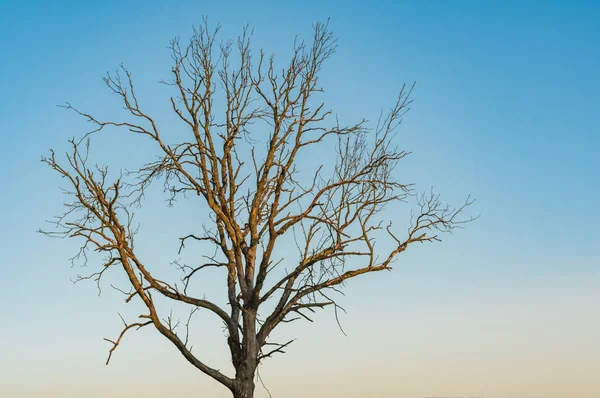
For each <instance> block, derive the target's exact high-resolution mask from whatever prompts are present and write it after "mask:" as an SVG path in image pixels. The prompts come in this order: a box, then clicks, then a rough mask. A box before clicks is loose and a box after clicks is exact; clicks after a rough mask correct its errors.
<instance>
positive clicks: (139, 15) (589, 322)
mask: <svg viewBox="0 0 600 398" xmlns="http://www.w3.org/2000/svg"><path fill="white" fill-rule="evenodd" d="M341 3H342V2H338V4H336V3H335V2H326V1H302V2H294V3H290V2H265V1H252V2H248V1H245V2H237V1H229V2H224V3H219V2H215V1H210V2H208V1H173V2H167V1H164V2H159V1H127V2H122V1H113V0H105V1H101V2H100V1H98V2H93V1H89V2H88V1H52V2H49V1H25V0H23V1H8V0H2V1H0V54H2V62H1V65H2V73H0V87H2V95H0V110H1V111H0V112H1V113H2V117H1V118H0V134H1V137H2V145H0V159H1V161H2V167H1V168H0V181H1V182H2V195H0V208H1V209H2V217H3V221H4V228H2V229H0V242H2V264H1V265H0V282H1V283H2V288H1V289H0V305H1V307H0V308H1V310H0V315H1V319H2V326H1V327H0V396H3V397H11V398H30V397H44V398H54V397H57V398H58V397H61V398H70V397H81V396H85V397H86V398H99V397H106V396H111V397H129V396H131V395H132V394H134V393H135V394H136V395H140V396H141V395H143V396H144V397H146V398H155V397H164V396H165V394H172V395H171V396H173V397H181V396H199V397H217V398H218V397H227V396H229V393H228V391H227V390H226V389H224V388H223V387H221V386H220V385H218V384H216V383H215V382H212V381H211V380H210V379H209V378H208V377H206V376H204V375H202V374H200V373H199V372H196V371H195V369H193V368H192V367H191V366H190V365H189V364H188V363H187V362H186V361H185V360H184V359H183V358H182V357H180V355H179V354H178V353H177V352H176V350H175V349H174V348H173V347H171V346H170V345H169V344H168V343H167V342H165V341H163V339H162V338H160V336H158V335H157V333H156V332H154V331H152V330H142V331H140V332H138V333H137V335H135V336H134V335H133V334H131V335H129V336H127V337H126V338H125V340H124V343H123V344H122V346H121V347H119V349H118V350H117V352H116V353H115V355H114V357H113V360H112V362H111V365H110V366H108V367H107V366H105V365H104V361H105V359H106V354H107V350H108V348H110V345H109V344H108V343H106V342H104V341H103V340H102V338H103V337H114V336H116V335H117V334H118V333H119V332H120V326H121V324H120V320H119V318H118V316H117V311H123V312H124V313H127V311H128V309H127V308H126V307H125V304H124V303H123V301H122V298H121V297H120V296H119V295H118V294H116V293H114V292H112V291H111V289H110V288H108V289H105V292H104V294H103V295H102V296H100V297H98V296H97V291H96V290H95V287H94V286H93V284H91V283H88V284H77V285H73V284H71V282H70V281H69V279H70V278H73V277H75V275H76V273H77V272H79V270H77V269H72V268H70V266H69V263H68V258H69V257H70V256H71V255H72V254H73V249H74V248H75V246H74V243H73V242H65V241H58V240H50V239H47V238H45V237H43V236H41V235H39V234H37V233H36V232H35V231H36V229H37V228H40V227H43V226H44V220H46V219H50V218H51V217H52V216H53V215H54V214H56V213H57V212H58V211H59V210H60V203H61V200H62V198H61V195H60V192H59V190H58V189H57V186H58V185H59V183H60V180H59V178H58V177H57V176H56V175H54V174H52V173H51V172H50V170H48V169H47V168H44V166H43V165H42V164H41V163H40V162H39V158H40V156H41V155H45V154H47V153H48V152H47V151H48V149H49V148H56V149H61V150H62V149H65V148H66V146H65V141H66V140H67V139H68V138H70V137H72V136H77V135H79V134H81V133H82V132H83V131H84V130H83V129H84V128H85V127H86V126H85V124H84V123H82V122H81V120H79V119H77V118H75V117H74V116H73V115H71V114H69V113H67V112H65V111H64V110H62V109H60V108H57V107H56V106H55V105H57V104H62V103H64V102H65V101H69V102H71V103H73V104H75V105H77V106H79V107H81V108H83V109H86V110H90V111H96V112H106V113H110V111H112V110H114V109H115V106H116V102H115V99H116V97H114V96H111V95H110V94H109V93H108V92H107V91H106V90H105V88H104V87H103V84H102V82H101V80H100V77H101V76H102V75H103V74H105V72H106V71H107V70H114V69H116V68H117V66H118V65H119V64H120V63H121V62H123V63H125V64H126V65H127V66H128V67H129V68H130V69H131V70H132V71H133V72H134V78H135V79H136V82H137V83H138V87H139V92H140V93H145V95H146V98H148V103H149V106H150V107H151V108H153V109H156V110H157V111H158V112H161V109H163V107H164V106H165V105H167V106H168V103H167V102H166V101H167V100H168V98H167V97H164V96H162V97H161V96H160V95H161V94H164V88H161V87H160V86H158V85H157V84H155V82H156V81H158V80H160V79H161V78H166V77H167V76H168V73H169V70H170V66H169V65H170V64H169V62H170V59H169V53H168V50H167V49H166V45H167V43H168V41H169V40H170V39H171V38H172V37H174V36H181V37H183V38H185V37H187V36H188V35H189V34H190V32H191V27H192V26H193V25H195V24H198V23H199V22H200V21H201V17H202V15H207V16H208V17H209V19H210V21H212V22H215V23H216V22H219V23H220V24H221V25H222V26H223V30H222V32H221V38H223V39H225V38H230V37H233V36H235V35H236V34H237V33H239V32H240V29H241V27H242V26H243V25H244V24H250V25H251V26H252V27H254V28H255V41H254V42H255V44H256V45H257V46H260V47H263V48H265V49H266V50H267V52H276V53H277V52H280V53H284V54H285V51H289V48H290V46H291V44H292V42H293V39H294V36H295V35H296V34H303V35H306V34H308V33H309V32H310V29H311V23H312V22H314V21H317V20H324V19H326V18H328V17H331V18H332V20H331V28H332V30H333V31H334V32H335V34H336V35H337V37H338V38H339V48H338V51H337V53H336V55H335V56H334V57H333V59H331V60H330V62H329V63H328V64H327V66H326V68H325V70H324V71H323V80H322V83H323V86H324V88H325V92H326V95H325V96H324V99H325V100H326V102H327V104H328V105H329V106H330V107H331V108H332V109H334V110H335V111H336V112H337V113H338V115H339V116H340V118H341V119H342V120H347V121H348V122H351V121H354V120H355V119H353V118H357V117H360V118H362V117H366V118H368V119H371V120H373V119H375V118H376V117H377V116H378V114H379V111H380V109H382V108H388V107H389V106H390V105H391V103H392V101H393V100H394V97H395V95H396V94H397V91H398V89H399V88H400V86H401V85H402V83H403V82H409V83H410V82H413V81H416V82H417V86H416V89H415V94H414V99H415V103H414V106H413V109H412V110H411V112H410V113H409V114H408V115H407V117H406V118H405V121H404V123H403V125H402V126H401V129H400V133H399V134H400V136H399V139H400V141H399V142H400V144H401V145H402V146H403V147H404V148H406V149H408V150H411V151H412V152H413V155H411V157H410V158H408V159H407V160H406V162H405V164H404V165H403V166H402V168H401V172H402V173H403V175H405V177H403V178H404V179H405V180H407V182H415V183H417V184H418V185H417V186H418V188H420V189H427V188H428V187H430V186H434V187H435V188H436V190H437V191H439V192H441V193H443V194H444V195H445V198H447V199H448V200H449V201H451V202H455V203H456V202H459V201H461V200H463V199H464V197H465V196H466V195H467V194H471V195H472V196H474V197H475V198H476V199H477V202H476V204H475V206H474V208H473V212H474V213H476V214H481V218H480V219H479V220H477V222H475V223H473V224H471V225H469V226H468V228H467V229H465V230H461V231H458V232H456V233H455V234H453V235H451V236H448V237H446V238H445V239H444V241H443V242H442V243H439V244H435V245H427V246H420V247H417V248H414V249H413V250H410V251H409V252H407V253H406V255H404V256H402V258H401V259H400V260H399V261H398V263H397V264H396V268H395V270H394V271H393V272H391V273H386V274H381V275H376V276H369V277H367V278H365V279H363V280H356V281H354V282H351V283H350V284H349V285H348V288H347V296H346V297H345V298H344V299H343V304H344V306H345V308H346V309H347V310H348V314H347V315H344V316H343V317H342V324H343V326H344V329H345V331H346V333H347V334H348V337H345V336H343V335H342V334H341V332H340V331H339V330H338V329H337V327H336V324H335V319H334V318H333V315H332V314H331V313H328V312H326V313H322V314H319V315H318V317H317V318H318V320H319V322H315V323H314V324H307V325H301V326H298V327H297V329H296V331H297V332H296V334H297V335H298V336H299V337H300V338H299V340H298V341H297V342H296V343H294V345H292V346H291V347H290V349H289V351H288V354H286V355H285V356H280V357H276V358H275V359H273V360H271V361H269V362H267V363H266V364H265V365H264V366H263V367H261V369H260V372H261V375H262V378H263V380H264V382H265V384H266V386H267V387H268V388H269V389H270V391H271V393H272V394H273V396H274V397H289V398H296V397H298V398H299V397H307V396H315V397H349V398H358V397H406V398H412V397H415V398H416V397H423V396H478V397H486V398H513V397H514V398H542V397H543V398H554V397H556V398H558V397H560V398H563V397H566V396H577V397H579V398H596V397H598V396H600V379H598V377H597V376H598V371H600V259H599V256H598V248H600V234H599V233H598V225H599V224H600V215H599V214H598V204H599V203H600V176H599V175H600V160H599V159H600V157H599V156H598V153H599V152H600V130H599V126H600V94H599V93H600V75H599V74H598V71H599V70H600V44H599V43H600V3H598V2H597V1H590V2H569V3H570V4H567V2H564V1H563V2H545V4H541V2H539V3H538V2H523V1H520V2H497V3H496V2H475V1H474V2H452V3H451V4H450V2H410V3H409V2H401V1H397V2H395V1H394V2H393V1H380V2H366V1H365V2H346V3H345V4H344V5H341ZM371 3H372V4H371ZM219 4H222V5H219ZM140 95H143V94H140ZM111 144H114V142H112V143H111V142H103V143H101V144H100V149H103V150H108V149H110V147H111ZM121 144H122V142H121V141H119V146H121ZM124 153H126V152H124V151H123V150H116V151H113V153H112V154H110V155H109V156H108V159H109V161H110V159H113V158H115V159H116V158H118V157H119V156H123V154H124ZM133 156H135V155H133ZM162 206H163V203H162V202H161V200H157V201H150V202H149V203H148V209H149V211H158V212H159V214H161V215H163V216H162V217H163V218H162V219H161V218H159V219H153V220H152V221H149V222H148V223H147V224H143V225H142V228H143V229H145V230H146V234H145V235H144V236H145V237H146V238H145V241H144V242H143V243H142V245H144V247H145V248H146V250H147V251H148V252H149V253H150V254H151V255H153V256H156V258H161V259H163V258H164V260H165V261H168V260H169V259H173V256H175V255H176V253H174V252H172V251H168V252H165V251H164V250H161V249H162V247H163V246H162V244H163V243H164V242H166V239H167V238H168V237H169V236H172V235H170V233H169V231H170V228H171V227H172V225H171V226H169V225H167V224H169V222H168V220H167V219H169V220H170V219H172V218H173V217H172V216H176V215H177V214H178V213H177V210H167V209H164V207H162ZM200 216H201V215H199V216H198V217H200ZM175 219H176V217H175ZM163 224H164V225H163ZM175 226H176V225H175ZM157 231H158V232H157ZM173 244H176V242H174V243H173V242H171V243H169V244H168V245H167V247H169V248H171V247H172V246H173ZM115 280H116V281H118V278H117V279H115ZM211 322H212V323H211ZM197 327H198V328H199V331H200V335H201V337H200V340H199V341H200V343H199V346H198V347H199V348H198V350H200V349H202V350H205V354H204V357H205V358H207V362H209V364H211V365H213V366H215V367H218V366H219V364H223V366H226V364H227V359H226V358H225V357H224V356H223V355H224V353H225V351H224V350H223V347H222V346H221V344H220V343H221V341H220V340H219V336H220V335H221V332H220V330H219V326H218V324H217V323H215V322H213V321H212V320H211V319H210V318H209V317H207V318H206V319H205V318H202V320H201V321H199V322H198V323H197ZM202 341H208V342H210V343H202ZM257 391H258V395H257V396H258V397H266V396H268V394H267V393H266V392H265V391H264V390H263V389H262V387H260V384H259V387H258V389H257Z"/></svg>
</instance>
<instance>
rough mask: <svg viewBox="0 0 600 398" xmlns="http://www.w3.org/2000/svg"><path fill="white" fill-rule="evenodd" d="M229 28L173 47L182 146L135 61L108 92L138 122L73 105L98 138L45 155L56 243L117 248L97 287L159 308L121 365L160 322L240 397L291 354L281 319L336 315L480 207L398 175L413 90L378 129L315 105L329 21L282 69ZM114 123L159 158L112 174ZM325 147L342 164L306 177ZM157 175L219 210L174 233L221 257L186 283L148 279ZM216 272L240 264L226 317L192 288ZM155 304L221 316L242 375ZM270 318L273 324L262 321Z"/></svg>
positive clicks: (109, 81)
mask: <svg viewBox="0 0 600 398" xmlns="http://www.w3.org/2000/svg"><path fill="white" fill-rule="evenodd" d="M217 32H218V28H217V29H216V30H209V29H208V28H207V25H206V21H205V23H204V24H203V25H202V26H201V27H199V28H198V29H196V30H194V34H193V35H192V37H191V39H190V40H189V42H186V43H185V44H184V45H182V44H181V43H180V41H179V40H177V39H176V40H173V41H172V42H171V45H170V50H171V54H172V58H173V62H174V64H173V67H172V71H171V72H172V79H171V80H169V81H166V82H165V81H163V82H162V83H164V84H167V85H170V86H171V87H172V89H173V90H174V92H175V94H174V95H173V96H172V97H171V98H170V101H169V109H170V110H171V111H172V112H174V113H175V115H176V116H177V117H178V119H179V120H180V121H181V123H182V125H183V126H185V128H186V131H188V138H187V139H185V140H183V141H181V142H179V143H169V141H168V140H166V139H165V136H164V135H163V132H162V131H163V130H162V129H161V127H160V126H159V123H158V122H157V121H156V119H155V118H153V117H152V116H150V115H149V114H148V113H146V112H145V111H144V110H143V107H142V105H141V101H139V99H138V97H137V96H136V92H135V90H134V84H133V81H132V77H131V73H130V72H129V71H128V70H127V69H125V68H124V67H121V69H120V71H119V72H117V73H116V74H108V75H107V77H105V78H104V82H105V83H106V85H107V86H108V88H109V89H110V90H112V92H113V93H114V94H116V95H117V96H118V97H119V98H120V100H121V101H122V103H123V105H124V108H125V110H126V112H127V115H128V116H127V118H126V119H125V120H102V119H99V118H97V117H96V116H92V115H91V114H89V113H86V112H83V111H80V110H78V109H76V108H74V107H72V106H70V105H68V104H67V105H66V108H68V109H70V110H72V111H75V112H76V113H78V114H79V115H81V116H83V117H84V118H86V119H87V120H88V121H89V122H90V123H91V124H93V126H94V128H93V130H92V131H90V132H88V133H87V134H85V135H84V136H83V137H82V138H81V139H77V140H76V139H73V140H71V141H70V148H71V149H70V151H68V152H67V153H66V156H65V157H64V158H63V157H61V158H60V159H59V157H58V156H56V155H55V153H54V152H53V151H51V155H50V156H49V157H46V158H43V159H42V161H43V162H45V163H46V164H48V165H49V166H50V167H51V168H52V169H53V170H54V171H56V172H58V173H59V174H60V175H61V176H62V177H63V178H64V179H65V181H66V182H67V185H68V188H66V193H67V194H68V195H69V197H70V198H71V199H72V201H70V202H67V203H65V207H66V209H65V211H64V213H63V214H62V215H60V216H59V217H57V219H56V221H55V226H56V227H57V229H55V230H50V231H46V232H45V233H48V234H50V235H54V236H62V237H76V238H80V239H81V241H82V245H81V250H80V252H79V254H80V255H85V253H87V251H88V249H89V250H93V251H96V252H99V253H101V254H103V255H104V256H105V257H104V258H105V261H104V263H103V264H101V265H100V268H99V271H98V272H96V273H94V274H93V275H89V276H88V277H86V278H94V279H96V280H97V281H98V282H99V281H100V278H101V277H102V276H103V274H104V273H105V272H106V271H107V270H108V269H113V268H119V269H121V270H122V272H123V273H124V276H125V277H126V279H127V281H128V283H129V284H130V285H131V292H126V291H124V293H125V294H126V295H127V297H126V300H125V301H126V302H129V301H131V300H133V299H136V300H141V302H143V304H144V306H145V308H146V309H147V312H146V313H144V314H142V315H140V317H139V318H140V321H139V322H135V323H126V322H125V321H124V324H125V326H124V329H123V331H122V332H121V334H120V335H119V337H118V338H117V339H115V340H108V341H110V342H111V343H112V348H111V350H110V354H109V360H110V356H111V355H112V353H113V351H114V350H115V349H116V348H117V346H118V345H119V343H120V341H121V338H122V337H123V335H124V334H125V333H126V332H127V331H128V330H131V329H132V328H142V327H145V326H149V325H152V326H153V327H154V328H156V330H158V332H159V333H160V334H162V335H163V336H164V337H166V338H167V339H168V340H170V341H171V343H173V344H174V345H175V347H177V349H178V350H179V351H180V352H181V354H182V355H183V356H184V357H185V359H187V360H188V361H189V362H190V363H191V364H192V365H193V366H195V367H196V368H197V369H199V370H200V371H201V372H203V373H205V374H207V375H208V376H210V377H212V378H213V379H215V380H216V381H218V382H220V383H221V384H223V385H224V386H225V387H227V388H228V389H229V390H231V392H232V393H233V396H234V397H238V398H242V397H243V398H248V397H252V396H253V393H254V388H255V384H254V380H255V376H256V371H257V366H258V365H259V363H260V362H261V361H263V360H264V359H265V358H268V357H271V356H272V355H274V354H275V353H280V352H283V349H284V348H285V347H286V346H287V345H288V344H290V342H287V343H276V342H273V341H270V335H271V332H272V331H273V330H274V329H275V328H276V327H277V326H278V325H280V324H282V323H284V322H291V321H294V320H297V319H308V320H310V314H311V313H312V312H314V311H315V310H316V309H320V308H324V307H332V308H334V309H336V310H337V309H338V308H339V306H338V304H337V303H336V301H335V299H336V296H335V293H336V292H338V291H339V288H341V287H342V285H343V284H344V282H345V281H347V280H348V279H351V278H355V277H357V276H359V275H363V274H367V273H372V272H378V271H383V270H391V269H392V263H393V261H394V259H395V258H396V257H397V256H398V255H399V254H400V253H402V252H403V251H405V250H406V249H407V248H408V247H409V246H410V245H411V244H413V243H423V242H432V241H437V240H439V237H438V236H439V233H443V232H449V231H452V230H453V229H454V228H456V227H459V226H461V225H462V224H463V223H465V222H468V221H470V220H471V219H464V218H461V215H462V212H463V209H464V208H465V207H466V206H468V205H470V204H471V203H472V201H470V200H468V199H467V201H466V203H464V204H463V205H462V206H459V207H457V208H452V207H449V206H447V205H446V204H444V203H443V202H442V201H440V199H439V197H438V196H437V195H436V194H433V193H432V192H430V193H427V194H423V195H417V194H416V193H415V191H414V190H413V187H412V185H411V184H407V183H403V182H400V181H398V180H397V179H396V174H395V172H394V170H395V167H396V165H397V164H398V162H399V161H400V160H401V159H402V158H404V157H405V156H406V155H407V154H408V153H407V152H406V151H402V150H398V149H397V148H396V147H395V145H394V135H395V131H396V129H397V127H398V125H399V123H400V121H401V119H402V117H403V115H404V114H405V112H406V111H407V110H408V107H409V105H410V103H411V102H412V100H411V97H410V94H411V90H412V88H411V87H403V88H402V89H401V90H400V93H399V96H398V99H397V102H396V103H395V104H394V105H393V106H392V108H391V110H390V111H389V113H387V114H382V116H381V117H380V119H379V122H378V123H377V125H376V126H371V127H368V126H367V123H366V122H365V121H364V120H362V121H360V122H358V123H356V124H353V125H341V124H340V123H339V122H338V121H337V119H336V118H335V117H332V113H331V111H329V110H326V108H325V105H324V104H323V103H321V102H319V101H317V100H316V97H317V95H316V94H318V93H319V92H321V91H322V89H321V87H320V85H319V72H320V70H321V68H322V66H323V63H324V62H325V61H326V60H327V59H328V58H329V57H330V56H331V55H332V54H333V53H334V51H335V48H336V41H335V39H334V37H333V36H332V33H331V32H330V31H329V29H328V25H327V24H323V23H318V24H316V25H315V26H314V36H313V37H312V40H311V41H310V42H308V43H305V42H303V41H300V40H296V41H295V43H294V47H293V54H292V56H291V60H290V62H289V64H288V65H287V66H286V67H285V68H282V69H278V68H277V67H276V66H275V60H274V57H273V56H270V57H269V56H266V55H265V53H264V52H262V51H260V52H259V53H258V54H257V55H256V56H255V55H254V54H253V53H252V52H251V34H250V32H249V31H248V30H244V33H243V34H242V35H241V36H240V37H238V39H237V40H236V41H232V42H225V43H217V42H216V39H215V37H216V34H217ZM217 109H218V111H217ZM109 127H115V128H121V129H124V130H125V133H127V134H135V135H137V136H138V137H139V139H140V140H150V141H151V142H152V143H154V145H155V146H156V148H157V150H158V151H159V152H160V153H161V156H160V158H159V159H158V160H153V161H148V162H147V163H146V164H144V165H143V166H142V167H140V168H139V169H137V170H134V171H130V172H128V173H122V174H121V175H120V176H119V177H118V178H116V179H111V175H110V174H109V169H108V167H106V166H97V165H90V164H89V163H90V162H88V160H87V153H88V149H89V145H90V140H91V139H93V137H94V136H96V135H97V134H100V133H101V132H103V130H105V129H106V128H109ZM169 139H172V137H169ZM319 146H328V147H330V148H331V151H330V153H331V159H326V161H325V162H323V165H322V166H321V167H315V168H314V169H311V173H310V175H309V176H308V177H307V176H306V174H307V173H306V172H305V171H304V172H301V169H304V170H306V169H309V166H308V165H307V164H299V161H298V158H299V156H301V155H302V154H306V153H310V152H308V151H311V150H313V149H314V148H318V147H319ZM333 148H336V151H335V152H334V151H333ZM157 181H160V182H161V183H163V184H165V185H164V186H165V189H166V191H167V193H168V195H169V198H170V199H172V200H174V199H175V198H178V197H180V196H182V195H185V197H187V198H188V200H200V201H202V202H203V203H204V205H205V206H208V208H209V209H210V214H208V215H207V220H210V221H209V222H210V227H209V228H205V229H204V230H202V231H192V233H189V231H187V232H184V233H182V235H183V236H181V237H174V238H178V239H180V241H181V248H182V249H183V247H184V244H185V243H187V242H188V241H189V242H191V241H197V242H199V243H201V244H205V245H211V246H213V247H214V249H215V250H216V253H217V255H215V256H209V257H210V259H211V260H210V261H208V262H206V263H203V264H200V265H197V266H195V267H191V266H182V267H181V268H182V270H184V271H185V272H186V274H185V276H184V277H183V285H181V282H179V283H180V285H177V284H176V283H173V282H167V281H165V280H163V279H161V277H160V276H159V275H156V274H154V273H152V272H150V271H149V269H150V268H151V267H149V266H148V265H149V264H150V263H151V262H152V259H147V258H141V257H140V254H139V253H138V252H137V251H136V250H135V246H134V235H135V229H134V228H133V225H134V217H133V212H132V206H140V205H142V204H143V201H144V195H145V194H146V193H147V191H148V187H149V186H150V185H151V184H152V183H153V182H157ZM409 199H414V200H415V201H416V202H417V205H418V207H417V208H418V210H419V211H418V212H417V213H415V214H414V216H413V218H412V220H411V221H410V222H409V221H408V220H407V224H410V225H409V226H408V229H407V230H406V232H399V231H398V230H397V229H395V228H394V227H392V223H391V222H390V221H389V214H388V216H387V217H388V219H386V216H385V212H382V210H383V209H384V208H386V207H389V206H390V205H394V204H399V203H402V202H406V201H408V200H409ZM403 231H404V229H403ZM292 236H293V239H294V242H295V243H296V245H297V248H298V255H290V254H289V253H286V254H285V255H284V256H279V257H278V255H277V254H276V249H277V248H278V244H281V242H283V241H284V240H285V239H287V240H288V242H289V239H290V237H292ZM376 241H377V243H379V241H387V242H388V246H387V247H388V248H389V249H388V250H386V251H383V250H382V249H376V248H375V243H376ZM390 243H391V244H390ZM384 247H385V246H384ZM207 267H221V268H223V269H224V270H226V278H225V280H224V283H223V289H226V291H227V297H228V305H227V306H225V307H222V306H219V305H217V304H215V303H214V302H213V301H210V300H207V299H206V298H198V297H195V296H193V295H190V294H188V289H187V287H188V286H189V285H193V283H194V279H195V278H196V277H197V276H198V275H199V274H201V273H202V271H203V269H206V268H207ZM157 295H158V296H161V297H162V298H164V299H169V300H173V301H174V302H179V303H183V304H186V305H189V306H190V308H192V309H193V311H196V310H205V311H209V312H211V313H213V314H214V315H216V316H217V317H219V318H220V319H221V321H222V322H223V324H224V325H225V328H226V333H227V344H228V347H229V350H230V352H231V361H232V364H233V368H234V369H235V374H232V375H226V374H225V373H223V372H221V371H220V370H217V369H215V368H213V367H211V366H209V365H207V364H206V363H205V362H203V360H202V359H201V358H198V357H197V356H196V355H195V354H192V352H191V350H190V347H189V346H188V342H187V337H184V336H182V335H180V334H178V333H177V332H176V331H175V327H174V325H172V323H171V321H170V318H169V320H168V321H167V320H165V319H164V318H162V317H161V315H160V314H159V311H158V310H157V306H156V305H155V299H156V297H157ZM267 302H268V303H269V305H266V304H265V303H267ZM264 308H268V316H264V317H262V316H259V315H258V313H259V309H264ZM192 313H193V312H192ZM107 363H108V361H107Z"/></svg>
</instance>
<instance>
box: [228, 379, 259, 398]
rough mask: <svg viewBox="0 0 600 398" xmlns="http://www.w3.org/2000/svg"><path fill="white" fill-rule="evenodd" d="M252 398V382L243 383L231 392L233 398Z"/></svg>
mask: <svg viewBox="0 0 600 398" xmlns="http://www.w3.org/2000/svg"><path fill="white" fill-rule="evenodd" d="M253 397H254V381H253V380H252V379H250V380H249V382H243V383H240V384H238V387H237V388H236V389H235V390H234V391H233V398H253Z"/></svg>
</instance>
